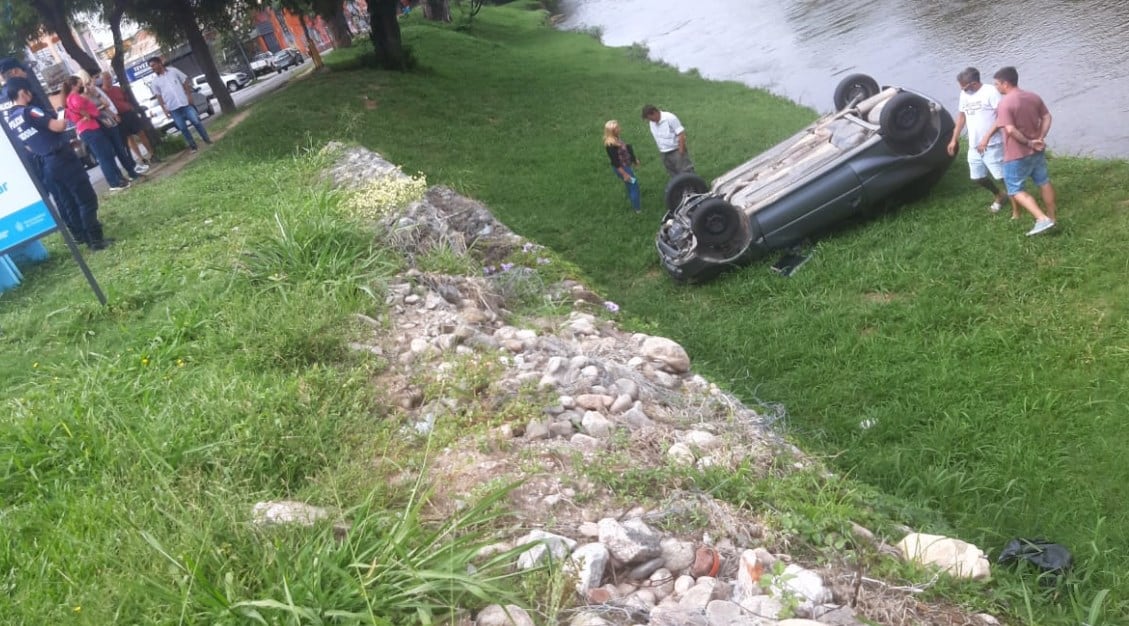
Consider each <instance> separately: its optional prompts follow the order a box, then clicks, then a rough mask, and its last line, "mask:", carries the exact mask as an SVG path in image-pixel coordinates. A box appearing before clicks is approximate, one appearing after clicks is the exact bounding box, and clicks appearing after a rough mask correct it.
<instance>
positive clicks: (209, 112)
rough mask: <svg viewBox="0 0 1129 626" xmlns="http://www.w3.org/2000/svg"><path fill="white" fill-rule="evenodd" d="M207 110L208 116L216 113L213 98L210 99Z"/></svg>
mask: <svg viewBox="0 0 1129 626" xmlns="http://www.w3.org/2000/svg"><path fill="white" fill-rule="evenodd" d="M206 110H207V111H208V117H211V116H213V115H215V114H216V107H214V106H212V101H211V100H209V101H208V108H207V109H206Z"/></svg>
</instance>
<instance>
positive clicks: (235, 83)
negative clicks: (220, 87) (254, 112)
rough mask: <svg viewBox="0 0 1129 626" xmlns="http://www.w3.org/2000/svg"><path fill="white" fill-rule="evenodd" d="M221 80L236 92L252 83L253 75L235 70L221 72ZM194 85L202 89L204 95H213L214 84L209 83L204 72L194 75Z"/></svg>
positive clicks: (209, 96)
mask: <svg viewBox="0 0 1129 626" xmlns="http://www.w3.org/2000/svg"><path fill="white" fill-rule="evenodd" d="M220 80H222V81H223V82H224V85H226V86H227V90H228V91H229V92H231V93H235V92H236V91H239V90H240V89H242V88H244V87H246V86H247V85H250V84H251V77H250V76H248V75H247V74H246V73H244V72H235V73H232V74H220ZM192 86H193V87H195V88H196V89H199V90H200V93H202V94H204V97H206V98H211V97H212V86H211V85H209V84H208V77H207V76H204V75H203V74H198V75H196V76H193V77H192Z"/></svg>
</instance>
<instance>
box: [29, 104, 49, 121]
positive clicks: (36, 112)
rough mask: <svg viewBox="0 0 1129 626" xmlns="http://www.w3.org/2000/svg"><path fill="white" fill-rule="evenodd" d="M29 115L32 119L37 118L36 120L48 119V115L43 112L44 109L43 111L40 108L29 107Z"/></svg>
mask: <svg viewBox="0 0 1129 626" xmlns="http://www.w3.org/2000/svg"><path fill="white" fill-rule="evenodd" d="M27 114H28V115H30V116H31V117H34V118H36V119H39V118H41V117H47V115H46V114H45V113H44V112H43V109H41V108H39V107H28V108H27Z"/></svg>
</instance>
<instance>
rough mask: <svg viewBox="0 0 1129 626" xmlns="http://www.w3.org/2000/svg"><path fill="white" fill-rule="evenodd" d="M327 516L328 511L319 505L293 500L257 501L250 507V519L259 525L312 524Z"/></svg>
mask: <svg viewBox="0 0 1129 626" xmlns="http://www.w3.org/2000/svg"><path fill="white" fill-rule="evenodd" d="M328 517H329V512H328V511H326V510H325V509H323V508H321V507H320V506H313V505H310V504H306V503H305V502H295V501H293V500H279V501H275V502H257V503H255V505H254V506H253V507H251V521H252V522H254V523H256V524H260V525H272V524H300V525H302V526H313V525H314V523H315V522H317V521H318V520H323V519H326V518H328Z"/></svg>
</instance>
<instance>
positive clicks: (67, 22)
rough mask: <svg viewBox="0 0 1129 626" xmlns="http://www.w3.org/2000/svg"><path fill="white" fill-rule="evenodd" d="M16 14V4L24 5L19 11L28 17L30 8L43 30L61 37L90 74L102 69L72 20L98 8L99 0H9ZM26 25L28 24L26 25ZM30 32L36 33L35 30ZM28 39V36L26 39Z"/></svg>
mask: <svg viewBox="0 0 1129 626" xmlns="http://www.w3.org/2000/svg"><path fill="white" fill-rule="evenodd" d="M8 2H9V3H10V4H11V6H12V10H13V14H16V13H17V11H16V5H20V4H22V5H24V7H21V10H20V11H19V12H18V13H19V14H20V15H22V16H24V18H25V19H26V11H25V10H24V9H27V8H30V9H31V10H32V11H34V13H35V14H36V15H37V16H38V18H39V24H40V25H41V26H42V31H45V32H48V33H54V34H55V35H57V36H58V37H59V43H61V44H62V45H63V49H64V50H66V51H67V54H69V55H70V57H71V58H72V59H74V61H75V63H78V66H79V67H81V68H82V69H84V70H86V71H87V72H88V73H90V74H92V75H93V74H97V73H98V72H100V71H102V68H101V67H99V66H98V62H97V61H95V60H94V58H93V57H91V56H90V55H89V54H87V53H86V50H83V48H82V46H81V45H79V43H78V41H76V40H75V38H74V34H73V33H72V32H71V21H72V18H73V16H74V15H75V14H76V13H79V12H83V11H96V10H98V0H8ZM24 26H26V24H25V25H24ZM29 34H32V35H33V34H36V33H35V32H32V33H29ZM24 40H25V41H26V40H27V39H26V38H25V39H24Z"/></svg>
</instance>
